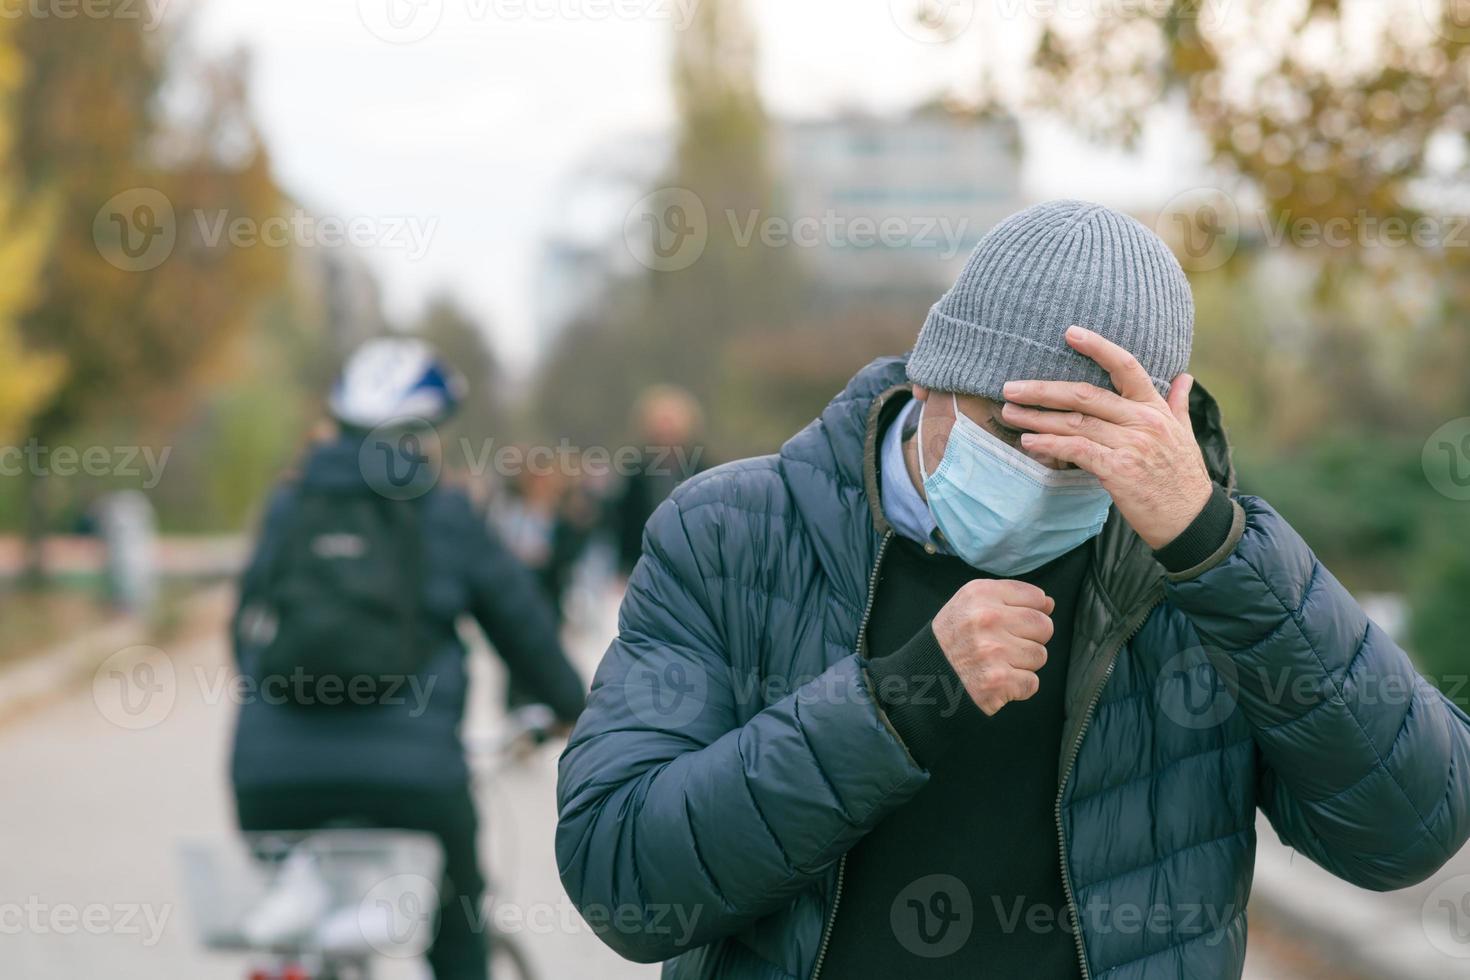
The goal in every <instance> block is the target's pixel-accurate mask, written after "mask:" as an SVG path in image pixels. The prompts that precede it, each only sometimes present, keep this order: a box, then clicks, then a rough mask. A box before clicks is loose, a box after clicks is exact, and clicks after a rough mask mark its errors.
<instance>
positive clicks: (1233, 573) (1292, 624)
mask: <svg viewBox="0 0 1470 980" xmlns="http://www.w3.org/2000/svg"><path fill="white" fill-rule="evenodd" d="M1238 503H1239V505H1240V508H1239V509H1238V510H1237V512H1236V518H1235V526H1234V528H1233V529H1232V535H1231V538H1230V539H1229V540H1228V541H1227V545H1226V549H1224V551H1223V554H1224V557H1223V558H1222V559H1221V560H1219V561H1218V562H1217V563H1215V564H1213V565H1210V564H1209V563H1206V566H1205V567H1204V569H1203V570H1202V571H1201V570H1199V569H1195V570H1192V572H1187V573H1183V574H1181V575H1178V576H1174V577H1173V578H1174V581H1173V582H1172V583H1171V585H1170V586H1169V597H1170V599H1171V601H1172V602H1173V603H1174V604H1175V605H1176V606H1177V607H1178V608H1179V609H1181V610H1182V611H1183V612H1184V613H1185V614H1186V615H1187V616H1189V618H1190V620H1191V621H1192V622H1193V624H1194V626H1195V629H1196V630H1197V631H1198V633H1199V635H1200V638H1201V640H1202V641H1203V643H1204V644H1205V646H1206V649H1207V650H1208V651H1209V654H1210V657H1211V659H1212V661H1213V662H1214V663H1215V665H1216V668H1217V670H1218V671H1219V672H1220V673H1221V675H1222V677H1224V679H1225V680H1226V682H1227V684H1228V685H1229V688H1230V690H1232V691H1233V692H1234V693H1235V695H1236V697H1237V698H1238V707H1239V710H1241V711H1243V712H1244V713H1245V717H1246V719H1247V720H1248V721H1249V722H1250V724H1251V727H1252V729H1253V731H1254V735H1255V740H1256V744H1257V746H1258V748H1259V751H1260V754H1261V757H1262V758H1263V760H1264V763H1265V769H1264V772H1263V774H1262V778H1261V806H1262V809H1263V810H1264V811H1265V812H1266V815H1267V817H1268V818H1269V819H1270V821H1271V824H1272V826H1273V827H1275V828H1276V831H1277V833H1279V834H1280V835H1281V838H1282V840H1283V841H1285V842H1286V843H1287V844H1289V845H1290V846H1292V847H1295V848H1297V849H1298V850H1300V851H1302V852H1303V853H1305V854H1307V855H1308V856H1309V857H1311V858H1312V859H1313V860H1314V861H1316V862H1317V863H1318V864H1320V865H1322V866H1323V867H1324V868H1326V869H1328V870H1329V871H1331V872H1332V873H1333V874H1335V875H1337V876H1339V877H1341V878H1343V879H1345V880H1347V881H1350V882H1353V883H1354V884H1357V885H1360V886H1362V887H1365V888H1372V889H1378V890H1386V889H1392V888H1403V887H1406V886H1408V885H1411V884H1414V883H1416V882H1418V881H1422V880H1423V879H1425V878H1427V877H1428V876H1429V875H1431V874H1433V873H1434V872H1435V871H1436V870H1437V869H1438V868H1439V867H1440V866H1441V865H1443V864H1444V863H1445V862H1446V861H1447V860H1448V859H1449V858H1450V857H1451V856H1452V855H1453V854H1454V853H1455V852H1456V851H1457V850H1459V848H1460V847H1461V846H1462V845H1463V844H1464V843H1465V840H1466V837H1467V835H1470V719H1467V718H1466V716H1465V715H1464V714H1463V713H1462V712H1461V711H1460V710H1459V709H1458V708H1457V707H1455V705H1454V704H1453V703H1452V702H1450V701H1449V700H1448V699H1447V698H1445V697H1444V696H1443V695H1442V694H1441V693H1440V692H1439V691H1438V690H1436V689H1435V688H1434V687H1433V686H1432V685H1430V684H1429V683H1428V682H1427V681H1425V680H1424V679H1423V678H1422V677H1420V676H1419V675H1418V674H1417V673H1416V672H1415V670H1414V667H1413V665H1412V664H1411V663H1410V662H1409V658H1408V657H1407V656H1406V655H1405V653H1404V651H1403V650H1401V649H1399V647H1398V646H1396V645H1395V644H1394V643H1393V641H1392V640H1390V639H1389V638H1388V636H1387V635H1386V634H1384V632H1383V631H1382V630H1381V629H1379V628H1378V627H1377V626H1376V625H1374V624H1373V623H1372V622H1370V621H1369V619H1368V617H1367V616H1366V615H1365V614H1364V613H1363V610H1362V609H1360V608H1359V607H1358V605H1357V603H1356V602H1354V601H1353V598H1352V596H1350V595H1349V594H1348V593H1347V591H1346V590H1345V589H1344V588H1343V587H1342V586H1341V585H1340V584H1339V583H1338V582H1337V580H1336V579H1334V578H1333V577H1332V574H1331V573H1330V572H1328V571H1327V569H1326V568H1324V567H1323V566H1322V563H1321V562H1319V561H1318V560H1317V558H1316V556H1314V555H1313V554H1312V552H1311V550H1310V549H1309V548H1308V547H1307V545H1306V543H1305V542H1303V541H1302V539H1301V538H1300V537H1299V536H1298V535H1297V534H1296V532H1295V531H1293V530H1292V529H1291V527H1290V526H1289V525H1288V524H1287V523H1286V521H1285V520H1283V519H1282V518H1281V516H1280V515H1279V514H1277V513H1276V512H1275V511H1274V510H1272V509H1271V507H1270V506H1269V505H1267V504H1266V503H1265V502H1264V501H1261V500H1259V499H1256V498H1253V497H1241V498H1239V500H1238Z"/></svg>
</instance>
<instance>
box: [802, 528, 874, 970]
mask: <svg viewBox="0 0 1470 980" xmlns="http://www.w3.org/2000/svg"><path fill="white" fill-rule="evenodd" d="M891 540H893V529H892V528H890V529H888V530H887V531H884V532H883V540H882V541H880V542H878V554H877V556H876V557H875V558H874V559H873V571H872V574H870V575H869V576H868V599H867V603H866V604H865V605H864V606H863V618H862V620H861V621H860V622H859V623H858V632H857V645H856V646H854V647H853V651H852V652H853V653H855V654H858V655H860V656H861V654H862V652H863V638H864V637H865V636H866V635H867V632H868V620H869V618H871V617H872V615H873V600H874V598H876V597H877V594H878V569H879V568H881V567H882V566H883V553H884V552H886V551H887V550H888V542H889V541H891ZM846 873H847V855H846V854H843V855H842V857H841V858H839V859H838V861H837V885H836V887H835V888H833V889H832V908H831V909H830V910H829V911H828V912H827V924H826V925H825V926H823V927H822V944H821V945H820V946H818V947H817V961H816V963H814V964H812V976H811V980H818V978H820V977H821V975H822V963H823V961H825V960H826V959H827V946H828V945H830V944H831V942H832V927H833V926H835V925H836V924H837V903H839V902H841V901H842V879H843V877H844V876H845V875H846Z"/></svg>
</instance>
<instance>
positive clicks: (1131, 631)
mask: <svg viewBox="0 0 1470 980" xmlns="http://www.w3.org/2000/svg"><path fill="white" fill-rule="evenodd" d="M1160 601H1161V600H1160V599H1155V600H1154V601H1153V602H1150V603H1149V604H1148V606H1146V607H1145V608H1144V609H1143V611H1142V612H1140V613H1139V614H1138V616H1137V618H1136V620H1135V621H1134V622H1133V623H1132V624H1131V625H1130V626H1129V628H1128V632H1127V633H1126V634H1125V635H1124V637H1123V639H1122V640H1121V641H1119V643H1118V645H1117V646H1116V647H1115V648H1114V649H1113V653H1112V659H1110V660H1109V661H1108V669H1107V670H1105V671H1103V676H1102V682H1101V683H1100V684H1098V685H1097V687H1096V689H1094V690H1093V692H1092V697H1091V698H1089V699H1088V702H1087V710H1086V711H1084V712H1083V714H1082V727H1081V728H1079V729H1078V730H1077V738H1076V739H1075V740H1073V742H1072V749H1071V752H1070V753H1069V754H1068V756H1067V767H1066V769H1064V770H1063V771H1062V779H1061V782H1060V784H1059V785H1058V786H1057V800H1056V804H1055V806H1054V808H1053V813H1054V814H1055V817H1056V824H1057V846H1058V847H1059V848H1060V852H1061V861H1062V889H1063V891H1065V892H1066V893H1067V911H1068V912H1069V913H1071V916H1072V939H1073V940H1074V941H1075V942H1076V944H1077V961H1078V963H1080V964H1081V966H1082V980H1091V978H1092V971H1091V970H1089V969H1088V967H1087V947H1086V944H1085V943H1084V941H1083V939H1082V916H1081V914H1080V913H1079V912H1078V911H1077V897H1076V895H1075V894H1074V893H1073V892H1072V874H1071V872H1070V871H1068V870H1067V835H1066V834H1065V833H1063V832H1062V796H1063V795H1064V794H1065V793H1066V792H1067V781H1068V780H1069V779H1071V778H1072V768H1073V766H1075V765H1076V764H1077V753H1078V752H1079V751H1081V749H1082V738H1083V736H1085V735H1086V734H1087V726H1088V725H1090V724H1092V713H1093V711H1095V710H1096V709H1097V703H1098V701H1100V700H1101V699H1102V692H1103V688H1105V687H1107V686H1108V679H1109V678H1110V677H1112V676H1113V668H1114V667H1116V666H1117V665H1118V654H1119V653H1121V652H1122V651H1123V648H1124V647H1125V646H1127V645H1128V642H1129V641H1130V640H1132V639H1133V638H1134V637H1135V636H1137V635H1138V631H1139V630H1141V629H1143V624H1144V623H1145V622H1147V621H1148V617H1149V614H1150V613H1152V612H1153V611H1154V607H1155V606H1157V605H1158V604H1159V602H1160ZM824 945H825V944H824ZM813 980H816V978H815V977H814V978H813Z"/></svg>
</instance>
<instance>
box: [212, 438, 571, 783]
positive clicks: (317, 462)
mask: <svg viewBox="0 0 1470 980" xmlns="http://www.w3.org/2000/svg"><path fill="white" fill-rule="evenodd" d="M358 445H359V443H358V441H357V440H355V439H353V438H346V437H344V438H340V439H337V440H335V441H332V442H328V443H325V444H323V445H320V446H318V447H316V448H315V449H313V450H312V451H311V452H310V454H309V455H308V456H307V458H306V462H305V465H304V466H303V468H302V473H301V476H300V478H299V480H291V481H288V482H287V483H285V484H284V485H283V486H282V487H281V488H280V489H279V490H277V492H276V494H275V496H274V497H273V498H272V500H271V505H270V508H269V510H268V511H267V513H266V519H265V523H264V527H263V529H262V531H261V534H260V540H259V541H258V542H257V544H256V547H255V552H254V554H253V555H252V557H251V560H250V564H249V565H248V567H247V568H246V571H245V574H244V576H243V577H242V579H241V582H240V608H241V609H246V608H248V607H249V606H250V605H251V604H252V603H253V602H255V601H257V600H259V599H261V598H263V597H264V596H265V595H266V593H267V586H268V577H269V569H270V567H271V563H272V561H273V559H274V557H275V555H276V553H277V550H278V549H279V548H280V546H281V544H282V542H283V539H284V536H285V535H286V534H287V533H289V530H290V527H291V519H292V514H293V512H294V509H295V503H296V499H297V495H298V493H299V488H300V486H302V485H309V486H320V487H332V488H339V489H345V488H354V489H355V488H359V487H362V488H364V489H366V486H368V485H378V486H381V485H383V484H381V483H377V484H369V483H366V482H365V481H366V479H367V476H366V475H365V474H364V472H363V467H365V466H375V465H384V466H385V465H387V463H386V461H385V460H382V458H381V457H377V456H373V455H371V454H368V455H365V456H362V457H361V458H360V457H359V453H358ZM369 492H370V491H369ZM418 504H419V505H420V506H421V507H422V527H423V546H424V552H423V561H422V567H423V569H424V575H423V578H422V580H421V581H419V582H417V583H415V585H416V587H417V588H419V589H420V591H421V595H420V608H421V610H422V614H423V619H422V622H421V623H420V624H419V627H420V630H419V632H420V635H421V636H422V637H423V643H424V651H425V660H424V664H423V667H422V668H421V669H420V670H419V672H418V674H417V675H416V676H414V677H412V678H410V679H408V681H406V682H405V683H404V684H403V685H402V686H401V688H400V689H399V690H397V691H385V692H384V693H383V696H382V697H381V698H380V699H379V701H380V702H381V703H373V704H368V705H352V706H336V707H326V706H314V707H301V706H297V705H293V704H287V703H282V701H283V699H282V698H281V697H280V696H279V692H278V691H274V692H273V689H271V688H269V687H265V688H256V689H249V690H247V691H246V696H245V697H244V698H243V703H242V704H241V707H240V713H239V719H238V722H237V724H236V729H235V745H234V756H233V760H232V764H231V774H232V778H233V781H234V783H235V785H236V786H238V787H242V788H245V787H263V786H279V785H290V784H300V783H352V784H361V783H366V784H370V785H385V786H418V787H424V788H431V789H450V788H453V787H456V786H459V785H463V784H464V782H465V781H466V780H467V779H468V773H467V771H466V768H465V763H464V758H463V752H462V750H461V747H460V741H459V725H460V721H461V720H462V719H463V716H464V709H465V694H466V688H467V683H468V680H467V677H466V674H465V648H464V645H463V644H462V643H461V641H460V638H459V635H458V633H457V632H456V622H457V621H458V619H459V618H460V617H461V616H465V615H468V616H472V617H473V618H474V619H475V620H477V621H478V622H479V624H480V626H481V627H482V628H483V629H484V630H485V633H486V635H487V636H488V637H489V639H490V642H491V643H492V644H493V645H494V647H495V650H496V652H497V653H498V654H500V656H501V657H502V658H503V659H504V660H505V661H506V662H507V664H509V666H510V667H511V669H512V670H514V671H515V673H516V676H517V678H518V679H519V680H521V681H523V682H524V683H525V685H526V688H527V690H528V691H529V692H531V693H532V694H533V695H535V696H536V697H538V698H540V699H542V700H544V701H546V702H547V703H548V704H550V705H551V706H552V708H554V709H555V710H556V711H557V713H558V714H559V715H560V716H561V717H562V718H564V719H572V718H575V717H576V716H577V713H578V712H579V711H580V710H581V707H582V704H583V700H584V695H583V686H582V681H581V679H580V678H578V677H577V675H576V673H575V672H574V671H573V670H572V668H571V666H570V665H569V664H568V662H567V660H566V657H565V655H564V654H563V652H562V647H561V641H560V640H559V639H558V637H557V633H556V625H555V622H554V620H553V618H552V613H551V609H550V606H549V605H548V604H547V602H546V600H545V598H544V597H543V596H542V594H541V592H540V590H539V588H538V587H537V585H536V583H535V580H534V579H533V578H532V576H531V574H530V572H528V571H527V570H526V569H525V567H524V566H523V565H521V563H520V562H519V561H518V560H517V559H516V558H515V557H514V556H513V555H512V554H511V553H510V552H509V551H508V550H507V549H506V547H505V546H504V545H503V544H501V542H500V541H499V540H498V539H497V538H496V537H495V535H494V534H492V533H490V532H489V530H488V529H487V528H486V526H485V521H484V520H483V518H482V517H481V516H480V515H479V514H477V513H476V512H475V510H474V509H473V508H472V507H471V505H470V502H469V499H468V498H467V497H466V496H465V495H464V494H463V493H462V492H461V491H459V490H458V489H455V488H451V487H445V486H439V487H436V488H435V489H433V490H430V491H429V492H428V493H427V494H425V495H424V496H423V497H422V498H420V499H419V500H418ZM239 619H240V617H239V616H238V615H237V616H236V623H237V629H236V630H235V633H236V636H235V640H236V657H237V660H238V663H239V668H240V671H241V673H242V675H244V676H245V677H246V678H248V679H250V680H252V681H254V682H255V684H257V685H259V684H260V682H261V680H262V678H261V677H260V673H259V671H258V669H257V663H256V662H257V659H258V653H259V652H258V650H256V649H254V648H252V647H251V645H250V644H249V643H248V642H247V641H245V640H244V639H243V638H242V637H241V635H240V633H241V631H240V630H239V629H238V623H239ZM261 691H263V692H264V694H265V695H267V696H262V694H261V693H258V692H261Z"/></svg>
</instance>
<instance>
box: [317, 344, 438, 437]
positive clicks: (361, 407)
mask: <svg viewBox="0 0 1470 980" xmlns="http://www.w3.org/2000/svg"><path fill="white" fill-rule="evenodd" d="M466 387H467V386H466V384H465V379H464V375H462V374H460V373H459V371H458V370H456V369H455V368H454V366H453V365H451V364H449V363H448V362H446V361H445V360H443V359H442V358H441V357H439V355H438V354H437V353H436V352H435V350H434V348H433V347H431V346H429V345H428V344H427V343H425V342H424V341H422V340H418V339H416V338H411V337H379V338H377V339H375V340H369V341H368V342H367V343H365V344H363V345H362V346H361V347H359V348H358V349H357V350H355V351H353V352H352V355H351V356H350V357H348V358H347V363H346V364H345V365H343V367H342V374H341V376H340V377H339V378H338V379H337V383H336V385H334V386H333V388H332V393H331V396H330V397H329V398H328V399H327V407H328V410H329V411H330V412H331V413H332V416H333V417H334V418H336V419H337V421H339V422H341V423H343V424H345V425H350V426H355V427H358V428H363V429H371V428H375V427H377V426H380V425H386V424H388V423H391V422H404V423H406V424H412V423H415V422H417V423H420V424H422V423H428V424H429V425H437V424H439V423H440V422H443V421H445V420H447V419H448V418H449V417H450V416H452V415H453V414H454V413H455V411H456V410H457V409H458V408H459V404H460V402H461V401H462V400H463V398H464V395H465V389H466Z"/></svg>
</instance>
